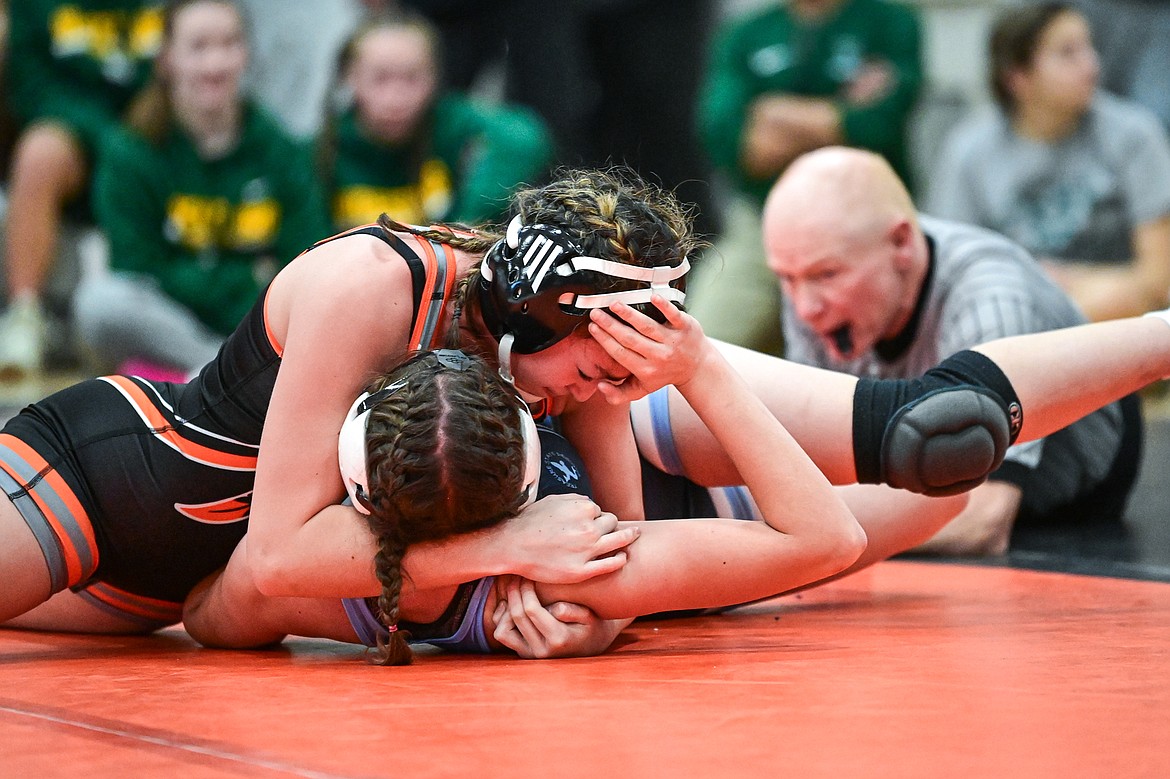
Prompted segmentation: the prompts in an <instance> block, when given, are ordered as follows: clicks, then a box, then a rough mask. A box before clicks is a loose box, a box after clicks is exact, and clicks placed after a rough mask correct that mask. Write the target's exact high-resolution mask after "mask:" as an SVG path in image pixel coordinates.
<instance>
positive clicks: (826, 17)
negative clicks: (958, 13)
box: [692, 0, 922, 353]
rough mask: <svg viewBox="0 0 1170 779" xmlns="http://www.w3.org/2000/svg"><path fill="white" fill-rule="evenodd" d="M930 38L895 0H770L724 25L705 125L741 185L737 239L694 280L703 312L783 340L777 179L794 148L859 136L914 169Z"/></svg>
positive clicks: (748, 336)
mask: <svg viewBox="0 0 1170 779" xmlns="http://www.w3.org/2000/svg"><path fill="white" fill-rule="evenodd" d="M919 38H920V34H919V22H918V17H917V15H916V14H915V12H913V11H911V10H910V9H908V8H906V7H903V6H901V5H898V4H896V3H888V2H884V0H792V2H789V3H785V4H781V3H775V4H769V5H768V7H767V8H764V9H762V10H759V11H755V12H753V13H750V14H748V15H746V16H743V17H739V18H735V19H732V20H731V21H729V22H728V23H727V24H726V25H725V26H724V28H723V29H722V30H721V31H720V33H719V35H718V36H717V39H716V42H715V45H714V47H713V49H712V52H711V56H710V61H709V65H708V71H707V75H706V80H705V84H704V87H703V90H702V92H701V99H700V103H699V125H700V132H701V135H702V138H703V141H704V142H705V144H706V146H707V150H708V152H709V153H710V155H711V159H712V160H713V161H714V163H715V165H716V167H717V168H718V169H719V170H720V171H722V172H723V173H724V174H726V175H727V177H728V178H729V179H730V181H731V184H732V187H733V189H734V191H735V197H734V198H733V200H732V201H731V202H730V203H729V204H728V216H727V227H728V229H727V230H726V239H725V240H724V241H722V242H721V243H719V244H717V246H716V248H717V250H718V251H717V252H716V253H715V257H714V258H713V261H709V262H707V263H705V264H704V266H701V267H699V268H698V270H697V271H696V278H695V280H694V286H693V287H692V290H693V295H692V304H693V305H692V313H694V315H695V317H696V318H697V319H699V321H700V322H702V324H703V328H704V329H705V330H706V331H707V333H708V334H710V335H711V336H713V337H715V338H721V339H724V340H729V341H733V342H736V343H740V344H742V345H744V346H751V347H753V348H756V349H760V350H762V351H770V352H773V353H775V352H777V351H778V350H779V339H778V335H779V334H778V332H777V330H776V327H777V325H776V323H777V322H778V321H779V305H780V302H779V296H778V294H777V292H776V288H775V285H774V284H773V283H771V280H770V279H768V277H767V274H766V272H765V268H764V266H763V264H762V263H761V262H760V261H759V258H760V256H761V247H760V245H759V238H758V236H759V235H760V229H759V220H760V208H761V207H762V205H763V202H764V197H765V196H766V195H767V193H768V189H769V187H770V186H771V185H772V183H773V182H774V181H775V180H776V177H777V176H778V175H780V173H782V172H783V171H784V169H785V168H786V167H787V166H788V164H789V163H790V162H791V161H792V160H793V159H795V158H796V157H797V156H799V155H800V154H801V153H803V152H806V151H809V150H812V149H816V148H819V147H821V146H826V145H830V144H847V145H850V146H859V147H862V148H867V149H872V150H873V151H876V152H878V153H880V154H882V155H884V156H885V157H886V158H887V159H888V160H889V161H890V163H891V165H893V166H894V169H895V170H897V171H898V172H899V173H900V174H901V175H902V176H903V178H905V176H906V174H907V168H908V166H907V151H906V145H907V139H906V123H907V119H908V117H909V114H910V111H911V110H912V108H913V107H914V105H915V102H916V100H917V96H918V91H919V87H920V84H921V81H922V63H921V51H920V40H919ZM720 257H721V259H722V262H720Z"/></svg>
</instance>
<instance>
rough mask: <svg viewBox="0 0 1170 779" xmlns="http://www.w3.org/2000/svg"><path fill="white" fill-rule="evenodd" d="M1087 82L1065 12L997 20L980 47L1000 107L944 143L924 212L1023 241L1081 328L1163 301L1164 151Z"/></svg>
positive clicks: (1169, 164) (1169, 165) (1169, 151)
mask: <svg viewBox="0 0 1170 779" xmlns="http://www.w3.org/2000/svg"><path fill="white" fill-rule="evenodd" d="M1098 75H1099V68H1098V64H1097V55H1096V52H1095V51H1094V50H1093V45H1092V42H1091V40H1090V37H1089V28H1088V24H1087V23H1086V22H1085V19H1084V17H1083V16H1082V15H1081V14H1080V13H1078V12H1077V11H1075V10H1073V9H1072V8H1071V7H1070V6H1069V5H1067V4H1064V3H1044V4H1041V5H1032V6H1026V7H1021V8H1014V9H1011V10H1009V11H1007V12H1006V13H1005V14H1004V15H1003V16H1002V17H1001V18H1000V19H999V20H998V21H997V23H996V24H995V25H994V27H993V30H992V36H991V79H992V89H993V91H994V94H995V98H996V102H997V103H998V108H997V110H995V111H993V112H991V113H989V114H986V115H981V116H977V117H975V118H973V119H972V120H970V121H968V122H967V123H965V124H963V125H961V126H959V127H957V128H956V129H955V130H954V131H953V134H952V135H951V136H950V137H949V138H948V140H947V142H946V144H945V145H944V148H943V152H942V155H941V159H940V161H939V163H938V165H937V166H936V168H935V173H934V175H933V176H932V182H931V187H930V196H929V199H928V201H927V207H928V209H927V210H928V211H929V212H930V213H933V214H936V215H938V216H943V217H948V218H952V219H957V220H961V221H967V222H971V223H974V224H979V225H983V226H984V227H989V228H991V229H993V230H996V231H997V232H1001V233H1003V234H1004V235H1007V236H1008V237H1010V238H1012V239H1014V240H1016V241H1017V242H1019V243H1021V244H1022V245H1023V246H1024V247H1025V248H1026V249H1028V250H1029V251H1031V252H1032V254H1033V255H1035V256H1036V257H1037V258H1039V259H1040V260H1041V262H1043V263H1044V265H1045V267H1046V268H1047V269H1048V270H1049V271H1050V272H1051V274H1052V275H1053V277H1054V278H1055V279H1056V280H1057V283H1059V284H1060V286H1061V287H1063V288H1064V289H1065V291H1067V292H1068V293H1069V295H1071V296H1072V298H1073V299H1074V300H1075V301H1076V302H1077V303H1078V304H1079V305H1080V306H1081V308H1082V309H1083V310H1084V312H1085V313H1086V314H1087V315H1088V317H1089V318H1090V319H1093V320H1100V319H1113V318H1117V317H1123V316H1128V315H1130V314H1131V313H1134V312H1138V311H1145V310H1146V309H1147V308H1151V307H1159V306H1164V305H1165V304H1166V297H1167V290H1170V142H1168V141H1167V137H1166V132H1165V130H1164V129H1163V127H1162V126H1161V125H1160V124H1159V122H1158V120H1157V119H1156V118H1155V117H1154V116H1153V115H1152V114H1151V113H1150V112H1149V111H1147V110H1146V109H1144V108H1142V107H1140V106H1138V105H1137V104H1135V103H1131V102H1128V101H1124V100H1122V99H1120V98H1116V97H1114V96H1111V95H1108V94H1106V93H1103V92H1100V91H1099V90H1098V88H1097V86H1098Z"/></svg>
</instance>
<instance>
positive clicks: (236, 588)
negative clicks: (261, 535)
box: [183, 539, 286, 649]
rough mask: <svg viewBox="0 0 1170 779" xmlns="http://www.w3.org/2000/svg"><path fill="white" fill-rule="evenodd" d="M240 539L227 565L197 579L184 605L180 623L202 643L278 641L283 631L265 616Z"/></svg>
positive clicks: (244, 644)
mask: <svg viewBox="0 0 1170 779" xmlns="http://www.w3.org/2000/svg"><path fill="white" fill-rule="evenodd" d="M246 542H247V539H245V540H243V541H241V542H240V545H239V546H237V547H236V551H235V552H234V553H233V554H232V557H231V559H230V560H229V562H228V565H227V567H226V568H224V569H223V570H221V571H218V572H216V573H214V574H212V575H211V576H209V577H207V578H206V579H204V580H203V581H202V582H200V583H199V584H198V585H197V586H196V587H195V589H194V590H192V591H191V593H190V594H189V595H188V596H187V601H186V603H184V605H183V627H184V628H186V630H187V632H188V633H190V634H191V637H192V638H194V639H195V640H196V641H198V642H199V643H201V644H203V645H204V646H211V647H222V648H229V649H230V648H234V649H243V648H248V647H257V646H265V645H267V644H274V643H277V642H279V641H281V640H282V639H283V638H284V637H285V635H286V633H285V632H284V631H283V630H281V629H280V628H278V627H276V626H274V625H272V624H270V623H269V621H268V620H267V619H266V618H265V609H264V602H265V600H266V599H265V597H264V596H263V595H262V594H261V593H260V591H259V590H258V589H257V588H256V584H255V582H254V581H253V579H252V577H251V574H250V571H249V569H248V566H247V560H246V553H245V545H246Z"/></svg>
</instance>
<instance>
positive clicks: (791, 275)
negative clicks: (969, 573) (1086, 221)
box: [764, 148, 1141, 555]
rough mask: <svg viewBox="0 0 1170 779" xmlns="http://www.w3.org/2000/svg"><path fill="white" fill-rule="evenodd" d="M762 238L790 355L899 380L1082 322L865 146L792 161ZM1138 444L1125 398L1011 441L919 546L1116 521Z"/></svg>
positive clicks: (1036, 272) (979, 549) (1001, 248)
mask: <svg viewBox="0 0 1170 779" xmlns="http://www.w3.org/2000/svg"><path fill="white" fill-rule="evenodd" d="M808 203H817V204H818V207H817V208H815V209H810V208H808V207H807V204H808ZM764 244H765V247H766V252H767V258H768V259H767V264H768V267H769V268H770V269H771V271H772V272H773V273H774V274H775V275H776V276H777V277H778V278H779V279H780V283H781V286H782V287H783V292H784V300H785V309H784V337H785V343H786V344H787V347H788V357H789V359H791V360H793V361H795V362H801V363H805V364H809V365H816V366H819V367H823V368H830V369H833V370H838V371H844V372H846V373H850V374H853V375H856V376H868V377H871V378H910V377H914V376H918V375H919V374H921V373H922V372H923V370H925V368H927V367H929V366H930V365H933V364H935V363H937V362H938V361H939V360H941V359H943V358H945V357H948V356H950V355H952V354H954V353H955V352H958V351H961V350H963V349H966V348H969V347H971V346H973V345H975V344H978V343H981V342H984V341H990V340H993V339H996V338H1001V337H1004V336H1011V335H1020V334H1024V333H1034V332H1040V331H1045V330H1054V329H1057V328H1062V327H1068V326H1071V325H1075V324H1080V323H1081V322H1083V321H1084V320H1083V317H1082V316H1081V315H1080V313H1079V312H1078V311H1077V309H1076V307H1075V306H1074V305H1073V303H1072V302H1071V301H1070V300H1069V299H1068V297H1067V296H1066V295H1065V294H1064V293H1063V292H1061V290H1060V289H1059V288H1057V287H1056V286H1055V285H1054V284H1053V283H1052V282H1051V280H1050V279H1049V278H1048V277H1047V276H1046V275H1045V274H1044V273H1043V272H1042V271H1041V270H1040V268H1039V266H1038V265H1037V264H1036V263H1035V262H1034V261H1033V260H1032V258H1031V257H1029V256H1028V253H1027V252H1026V251H1024V250H1023V249H1022V248H1021V247H1019V246H1018V245H1016V244H1014V243H1013V242H1011V241H1009V240H1007V239H1005V238H1003V237H1002V236H999V235H996V234H994V233H991V232H988V231H986V230H982V229H979V228H976V227H969V226H966V225H962V224H957V223H953V222H946V221H942V220H939V219H934V218H930V217H926V216H922V217H920V216H919V215H918V214H917V213H916V212H915V209H914V206H913V203H912V202H911V199H910V193H909V192H908V191H907V190H906V188H905V186H904V185H903V184H902V183H901V182H900V181H899V179H898V176H897V175H896V174H895V172H894V170H893V168H891V167H890V166H889V164H888V163H887V162H885V161H884V160H883V159H882V158H881V157H879V156H877V155H875V154H873V153H870V152H864V151H860V150H855V149H843V148H829V149H822V150H820V151H816V152H812V153H810V154H808V155H806V156H804V157H802V158H801V159H799V160H798V161H797V162H795V163H794V164H793V165H792V166H791V167H790V168H789V169H788V171H787V172H786V173H785V174H784V176H783V177H781V179H780V180H779V182H777V184H776V186H775V188H774V189H773V190H772V193H771V194H770V195H769V197H768V201H767V204H766V205H765V208H764ZM1140 448H1141V416H1140V409H1139V407H1138V405H1137V401H1136V399H1135V398H1132V397H1131V398H1127V399H1126V400H1123V401H1121V403H1120V404H1113V405H1112V406H1107V407H1105V408H1104V409H1102V410H1100V411H1097V412H1095V413H1093V414H1091V415H1090V416H1088V417H1086V418H1085V419H1083V420H1081V421H1079V422H1076V423H1074V424H1073V425H1071V426H1069V427H1067V428H1065V429H1064V430H1061V431H1059V432H1057V433H1054V434H1053V435H1050V436H1048V437H1047V438H1045V439H1043V440H1042V441H1037V442H1032V443H1027V444H1023V445H1018V446H1015V447H1012V448H1011V449H1010V450H1009V451H1008V455H1007V459H1006V460H1005V462H1004V464H1003V465H1002V466H1001V467H1000V468H999V469H998V470H997V471H995V473H993V474H992V476H991V480H990V481H989V482H987V483H986V484H983V485H981V486H979V487H976V488H975V490H974V491H973V492H972V493H971V501H970V503H969V504H968V507H967V509H965V510H964V511H963V512H962V513H961V514H960V515H959V516H958V517H957V518H955V519H954V520H952V521H951V522H950V523H949V524H948V525H947V526H946V527H945V528H943V530H941V531H940V532H939V533H938V535H936V536H935V538H934V539H933V540H931V541H930V542H928V543H927V544H926V545H925V547H924V550H927V551H932V552H939V553H945V554H966V555H982V554H999V553H1002V552H1004V551H1005V550H1006V549H1007V548H1008V544H1009V539H1010V538H1011V533H1012V530H1013V526H1014V525H1015V524H1016V523H1017V522H1018V523H1020V524H1022V525H1026V526H1033V527H1036V526H1043V525H1045V524H1048V523H1052V522H1063V523H1070V524H1072V523H1077V522H1088V521H1106V522H1114V523H1116V522H1118V520H1119V519H1120V517H1121V513H1122V511H1123V509H1124V507H1125V501H1126V498H1127V496H1128V494H1129V490H1130V488H1131V487H1132V485H1133V481H1134V478H1135V477H1136V473H1137V465H1138V458H1139V455H1140Z"/></svg>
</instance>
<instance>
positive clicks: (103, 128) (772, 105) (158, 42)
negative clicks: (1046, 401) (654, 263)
mask: <svg viewBox="0 0 1170 779" xmlns="http://www.w3.org/2000/svg"><path fill="white" fill-rule="evenodd" d="M192 6H197V7H198V8H197V9H195V10H196V11H197V12H194V13H184V14H183V15H182V16H181V17H179V16H177V15H176V14H177V11H178V10H179V9H183V8H187V9H191V8H192ZM2 8H3V10H2V14H0V24H2V26H3V29H4V35H3V37H2V40H3V41H4V52H3V55H4V56H3V70H2V71H0V94H2V96H3V101H2V113H0V170H2V171H3V194H2V197H0V217H2V218H0V225H2V226H3V237H2V241H0V258H2V259H0V267H2V269H3V279H4V285H3V289H4V297H3V303H2V306H0V310H2V314H0V388H3V387H6V388H7V389H4V390H3V391H4V393H5V395H4V397H5V398H7V399H8V402H9V403H10V404H11V403H22V402H24V401H25V400H32V399H35V398H36V397H39V396H40V395H42V394H44V390H45V389H46V385H45V383H44V380H45V377H46V376H50V377H51V376H53V375H56V374H58V373H63V374H65V375H68V376H70V377H71V378H72V377H76V376H77V375H78V374H82V375H87V374H89V375H92V374H96V373H100V372H108V371H114V370H117V371H121V372H130V373H136V374H138V375H142V376H146V377H148V378H156V379H164V380H182V379H183V377H185V376H186V375H188V374H189V373H190V372H191V371H193V370H195V369H196V368H198V367H199V366H200V365H202V364H203V363H205V362H206V361H207V360H208V359H209V358H210V357H211V356H213V355H214V354H215V351H216V350H217V349H218V346H219V344H220V342H221V341H222V339H223V338H224V337H225V335H226V334H227V333H228V332H230V331H231V329H232V328H233V327H234V325H235V324H236V322H237V321H238V320H239V319H240V318H241V316H242V314H243V312H245V311H246V310H247V309H248V308H249V307H250V306H251V304H252V302H253V301H254V300H255V298H256V295H257V294H258V292H259V291H260V290H261V289H262V288H263V287H264V285H265V284H266V283H267V282H268V281H269V280H270V279H271V278H272V276H273V275H274V274H275V273H276V272H277V271H278V270H279V269H280V267H281V266H282V265H283V264H285V263H287V262H288V261H290V260H291V259H292V258H293V257H294V256H296V254H297V253H298V252H300V251H301V250H302V249H304V248H306V247H307V246H309V245H310V244H311V243H313V242H314V241H317V240H320V239H322V238H325V237H327V236H329V235H331V234H333V233H336V232H338V231H341V230H344V229H347V228H349V227H353V226H356V225H361V224H364V223H368V222H371V221H374V220H375V219H376V218H377V216H378V215H379V214H380V213H382V212H386V213H388V214H389V215H390V216H391V217H392V218H393V219H396V220H398V221H402V222H407V223H433V222H437V221H446V222H465V223H477V222H500V221H502V220H503V219H504V216H505V215H504V213H503V208H504V207H505V203H506V201H507V197H508V193H509V192H510V191H511V190H513V189H514V188H515V187H517V186H518V185H521V184H536V183H540V182H541V181H542V180H544V179H546V178H547V177H548V176H549V175H550V174H551V172H552V171H553V170H554V169H556V167H557V166H562V165H573V166H578V165H588V166H596V165H610V164H626V165H629V166H630V167H632V168H634V169H635V170H637V171H638V172H639V173H641V174H642V175H643V176H644V177H646V178H647V179H649V180H651V181H653V182H656V183H659V184H661V185H662V186H664V187H666V188H668V189H671V190H673V191H674V192H675V193H676V194H677V195H678V196H679V197H680V199H682V200H683V201H684V202H685V203H687V204H688V205H689V207H690V209H691V212H692V213H693V215H694V218H695V222H696V225H697V227H698V230H699V231H700V232H701V233H702V234H704V235H705V236H706V237H707V239H708V241H709V242H710V247H709V248H708V249H707V250H705V252H704V253H703V255H702V256H700V257H696V258H692V259H693V263H694V265H695V268H696V270H695V272H694V274H693V279H692V282H691V284H690V288H689V292H688V308H689V310H690V311H691V312H692V313H693V314H694V315H695V316H696V317H697V318H698V319H699V320H700V322H701V323H702V324H703V326H704V329H705V330H706V331H707V333H708V334H709V335H712V336H714V337H717V338H721V339H724V340H727V341H731V342H733V343H737V344H740V345H743V346H748V347H751V348H754V349H758V350H761V351H765V352H769V353H772V354H777V355H785V354H786V353H787V351H788V350H786V346H785V340H786V339H785V334H786V333H788V334H789V335H790V336H791V333H790V332H789V331H790V330H791V327H792V324H791V323H789V324H788V325H787V326H785V327H784V328H782V323H783V322H785V318H784V316H783V315H782V311H783V309H784V307H785V305H791V302H789V303H787V304H786V302H785V295H784V294H783V290H784V289H786V288H787V283H786V280H785V277H784V275H783V273H778V271H777V267H776V265H775V263H773V262H772V259H771V258H770V256H769V251H770V249H769V248H768V247H766V246H765V235H766V230H765V225H764V219H763V215H764V213H765V212H764V208H765V203H766V198H767V197H768V195H769V192H770V191H771V190H772V188H773V186H774V184H775V183H776V181H777V179H778V178H780V177H781V176H783V175H784V174H785V173H786V171H788V170H789V168H790V166H791V165H792V164H793V162H794V161H796V160H798V159H799V158H800V157H801V156H802V155H806V154H808V153H809V152H812V151H814V150H817V149H820V148H823V147H832V146H846V147H856V148H858V149H865V150H868V151H871V152H874V153H876V154H877V155H878V156H879V157H880V158H881V159H882V160H884V162H885V163H887V164H888V166H889V169H890V170H891V171H892V173H893V175H894V176H896V177H897V181H898V183H899V184H900V185H901V186H902V187H904V188H905V190H906V192H907V193H908V194H909V196H910V197H911V198H912V200H913V204H914V207H916V208H917V209H918V210H920V211H922V212H924V213H926V214H929V215H931V216H933V217H941V218H943V219H945V220H952V221H955V222H958V223H965V224H968V225H974V226H978V227H982V228H987V229H989V230H992V231H995V232H996V233H999V234H1001V235H1002V236H1005V237H1006V238H1008V239H1010V240H1011V241H1012V242H1014V244H1016V245H1018V246H1019V247H1022V248H1023V250H1025V251H1026V253H1027V254H1029V255H1030V257H1031V258H1032V259H1031V260H1029V262H1031V261H1034V262H1036V263H1038V265H1039V267H1040V269H1041V270H1042V271H1043V274H1044V277H1045V278H1046V279H1047V281H1046V282H1045V283H1048V282H1051V283H1052V284H1054V285H1055V286H1056V287H1058V288H1059V289H1060V290H1062V291H1063V293H1064V295H1066V296H1067V297H1068V298H1069V299H1071V301H1072V302H1073V303H1074V304H1075V307H1076V309H1078V310H1079V311H1080V312H1081V313H1082V314H1083V315H1084V316H1085V317H1086V318H1088V319H1092V320H1097V319H1107V318H1112V317H1119V316H1128V315H1133V314H1137V313H1141V312H1142V311H1146V310H1149V309H1151V308H1156V307H1164V306H1166V305H1167V293H1168V292H1170V141H1168V140H1167V132H1168V129H1170V4H1166V3H1164V2H1160V1H1159V0H1069V1H1068V2H1065V3H1041V2H1031V1H1028V0H903V1H902V2H894V1H893V0H786V1H784V0H781V1H777V0H671V1H670V2H667V1H666V0H564V1H563V2H547V0H400V1H399V2H390V1H389V0H314V1H313V2H304V1H303V0H180V1H179V2H177V3H176V2H170V3H168V2H161V1H160V0H8V1H7V2H6V3H3V4H2ZM824 206H825V203H823V202H818V201H817V199H816V198H815V197H808V198H807V200H805V201H800V202H795V203H789V204H788V205H787V208H788V209H789V211H801V210H808V211H810V212H815V211H818V210H819V209H822V208H823V207H824ZM928 233H929V230H928ZM932 246H933V245H932ZM766 259H767V261H766ZM778 276H779V277H778ZM928 278H929V277H928ZM788 281H791V279H789V280H788ZM916 294H921V289H919V290H918V293H916ZM793 311H795V315H798V316H800V317H801V318H805V315H804V314H802V313H801V311H800V310H797V309H793V308H790V309H789V317H790V318H791V317H792V316H794V314H793ZM812 316H814V315H813V314H808V317H812ZM842 321H845V320H842ZM842 327H844V325H842ZM839 329H840V328H839ZM846 334H847V335H848V333H846ZM854 334H856V333H854ZM1004 334H1009V333H1006V332H1005V333H1004ZM879 346H880V344H879ZM846 351H847V352H848V351H849V350H846ZM879 356H880V355H879ZM941 356H945V355H941ZM834 367H839V366H834ZM30 382H31V383H30ZM22 392H24V393H25V394H27V395H28V397H27V398H26V397H22V396H21V393H22ZM1000 551H1002V548H1001V549H1000Z"/></svg>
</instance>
